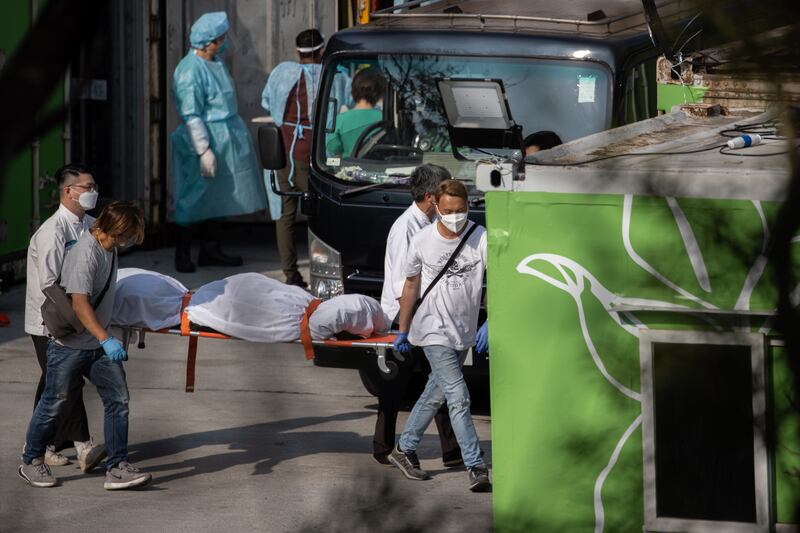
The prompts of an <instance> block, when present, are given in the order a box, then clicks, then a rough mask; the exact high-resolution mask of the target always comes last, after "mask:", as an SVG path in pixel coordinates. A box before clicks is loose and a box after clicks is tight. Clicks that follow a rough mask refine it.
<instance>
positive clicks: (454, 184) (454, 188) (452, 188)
mask: <svg viewBox="0 0 800 533" xmlns="http://www.w3.org/2000/svg"><path fill="white" fill-rule="evenodd" d="M445 194H446V195H448V196H455V197H457V198H461V199H463V200H464V201H465V202H466V201H468V200H469V198H468V196H467V187H466V186H465V185H464V184H463V183H461V182H460V181H458V180H453V179H451V180H445V181H443V182H441V183H440V184H439V187H438V188H437V189H436V201H437V202H438V201H439V199H440V198H441V197H442V196H444V195H445Z"/></svg>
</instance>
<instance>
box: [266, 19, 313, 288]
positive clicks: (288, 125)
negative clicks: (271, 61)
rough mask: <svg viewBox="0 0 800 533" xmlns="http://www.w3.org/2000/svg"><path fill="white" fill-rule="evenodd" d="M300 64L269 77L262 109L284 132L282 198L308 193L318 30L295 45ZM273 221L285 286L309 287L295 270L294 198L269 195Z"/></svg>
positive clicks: (284, 66) (283, 67) (280, 67)
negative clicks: (284, 153) (295, 193)
mask: <svg viewBox="0 0 800 533" xmlns="http://www.w3.org/2000/svg"><path fill="white" fill-rule="evenodd" d="M295 46H296V50H297V55H298V56H299V59H300V61H299V62H296V61H283V62H282V63H279V64H278V65H277V66H276V67H275V68H274V69H273V70H272V72H271V73H270V75H269V78H268V79H267V83H266V85H265V86H264V91H263V92H262V93H261V106H262V107H263V108H264V109H266V110H267V111H269V113H270V115H271V116H272V120H273V121H274V122H275V125H277V126H278V127H280V129H281V135H282V136H283V144H284V149H285V150H286V160H287V162H288V163H289V165H288V168H284V169H281V170H279V171H278V172H277V178H278V186H279V188H280V190H281V191H282V192H289V191H291V192H298V191H302V192H306V191H308V178H309V164H310V155H311V118H312V116H313V111H314V100H315V99H316V95H317V88H318V85H319V78H320V74H321V65H320V63H321V61H322V54H323V52H324V50H325V40H324V37H323V36H322V34H321V33H320V32H319V30H316V29H313V28H312V29H309V30H304V31H302V32H300V33H299V34H298V35H297V38H296V39H295ZM267 195H268V198H269V208H270V216H271V217H272V218H273V220H275V235H276V240H277V242H278V254H279V255H280V257H281V269H282V270H283V274H284V276H286V283H289V284H291V285H298V286H300V287H305V286H306V283H305V281H304V280H303V277H302V276H301V275H300V272H299V271H298V269H297V249H296V247H295V245H294V223H295V217H296V215H297V205H298V201H297V198H296V197H293V196H278V195H276V194H275V193H273V192H272V190H271V189H267Z"/></svg>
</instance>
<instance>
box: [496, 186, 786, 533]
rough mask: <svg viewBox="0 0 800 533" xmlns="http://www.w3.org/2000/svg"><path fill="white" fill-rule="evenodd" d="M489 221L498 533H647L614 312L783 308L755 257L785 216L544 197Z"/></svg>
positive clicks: (503, 209) (500, 197)
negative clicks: (653, 307)
mask: <svg viewBox="0 0 800 533" xmlns="http://www.w3.org/2000/svg"><path fill="white" fill-rule="evenodd" d="M486 206H487V227H488V230H489V268H488V293H489V296H488V305H489V317H490V320H491V324H492V326H491V328H490V353H491V357H490V365H491V391H492V447H493V454H492V459H493V475H494V481H495V485H494V495H493V505H494V520H495V526H496V529H497V530H498V531H532V530H538V531H595V530H597V529H598V527H599V526H602V529H603V530H604V531H611V532H628V531H630V532H634V531H636V532H638V531H642V525H643V523H644V512H643V506H644V503H643V460H642V433H641V427H640V414H641V404H640V401H639V391H640V383H639V381H640V372H641V371H640V358H639V339H638V330H637V328H635V327H632V326H631V324H633V323H634V322H633V320H634V319H632V318H631V317H630V316H627V317H626V316H625V315H622V314H619V313H615V312H613V310H611V311H610V310H609V309H611V306H612V305H614V304H628V305H633V304H634V303H644V304H653V303H662V304H669V305H672V306H677V305H683V306H687V307H691V308H702V307H708V308H714V307H716V308H720V309H732V308H733V307H734V306H736V305H738V306H739V307H740V308H744V309H752V310H758V309H762V310H763V309H771V308H773V307H774V301H775V294H774V291H773V289H772V285H771V284H770V283H769V282H768V280H765V277H764V275H763V269H762V268H760V267H759V265H760V264H761V263H760V262H759V261H758V256H759V254H760V252H761V250H762V248H763V246H764V243H765V242H766V238H767V235H768V228H769V221H770V220H772V219H773V217H774V215H775V212H776V209H777V206H775V205H765V204H762V203H760V202H750V201H733V200H731V201H712V200H690V199H678V200H675V201H674V202H671V201H667V199H665V198H657V197H638V196H636V197H634V196H621V195H582V194H555V193H535V192H530V193H513V192H488V193H487V194H486ZM682 228H683V229H682ZM687 228H688V231H687ZM698 251H699V253H697V252H698ZM691 258H693V259H691ZM634 299H635V300H634ZM643 299H644V300H649V302H642V300H643ZM654 301H655V302H654ZM635 320H638V321H640V322H641V324H642V325H643V326H645V327H649V328H650V329H653V328H657V329H693V330H698V329H710V328H711V326H710V325H709V324H707V323H705V322H701V321H698V320H697V319H692V318H687V319H678V318H677V317H676V316H675V315H674V314H671V315H670V314H667V313H650V314H648V313H636V314H635ZM761 325H762V324H760V323H753V324H752V326H754V328H755V329H757V328H758V327H760V326H761ZM784 485H785V484H784ZM782 490H783V493H782V494H787V492H786V491H787V489H785V488H784V489H782ZM790 497H791V496H786V497H785V499H786V500H787V501H788V499H789V498H790ZM784 505H785V504H784Z"/></svg>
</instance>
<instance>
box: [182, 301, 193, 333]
mask: <svg viewBox="0 0 800 533" xmlns="http://www.w3.org/2000/svg"><path fill="white" fill-rule="evenodd" d="M191 299H192V293H191V292H187V293H186V294H184V295H183V300H181V336H183V337H188V336H189V334H190V333H191V332H192V328H191V327H189V313H187V312H186V306H187V305H189V300H191Z"/></svg>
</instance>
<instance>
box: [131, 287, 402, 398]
mask: <svg viewBox="0 0 800 533" xmlns="http://www.w3.org/2000/svg"><path fill="white" fill-rule="evenodd" d="M191 297H192V293H191V292H187V293H186V294H185V295H184V297H183V301H182V303H181V323H180V325H179V327H177V328H164V329H159V330H152V329H148V328H141V327H129V326H117V327H119V328H121V329H122V331H123V342H124V344H125V346H126V347H127V346H128V345H129V344H130V343H131V342H132V340H133V338H134V336H136V337H137V338H138V341H137V347H138V348H139V349H144V348H145V339H146V334H148V333H161V334H167V335H180V336H181V337H188V338H189V345H188V349H187V353H186V392H194V384H195V366H196V362H197V345H198V342H199V339H200V338H206V339H221V340H241V339H238V338H237V337H233V336H230V335H226V334H224V333H220V332H219V331H214V330H212V329H210V328H207V327H204V326H199V325H197V324H193V323H192V322H190V320H189V315H188V313H187V312H186V306H187V305H188V304H189V300H191ZM319 304H320V300H316V299H315V300H312V301H311V303H310V304H309V305H308V308H307V309H306V314H305V316H304V317H303V319H302V321H301V323H300V338H299V339H297V340H295V341H292V343H293V344H302V345H303V349H304V351H305V355H306V359H309V360H311V359H313V358H314V346H326V347H329V348H364V349H372V350H374V351H375V353H376V355H377V364H378V368H380V370H381V372H383V373H384V374H386V375H387V377H392V376H393V375H396V374H397V372H398V367H397V364H396V363H394V362H393V361H387V359H386V349H387V348H391V347H392V342H394V340H395V337H396V335H395V334H391V333H390V334H387V335H378V336H372V337H368V338H365V339H361V338H359V339H352V340H350V339H348V340H339V339H326V340H314V339H312V338H311V332H310V330H309V327H308V319H309V317H310V316H311V314H312V313H313V312H314V310H315V309H316V308H317V306H319ZM395 357H396V358H397V359H399V360H400V361H403V357H402V356H401V355H400V354H395Z"/></svg>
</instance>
